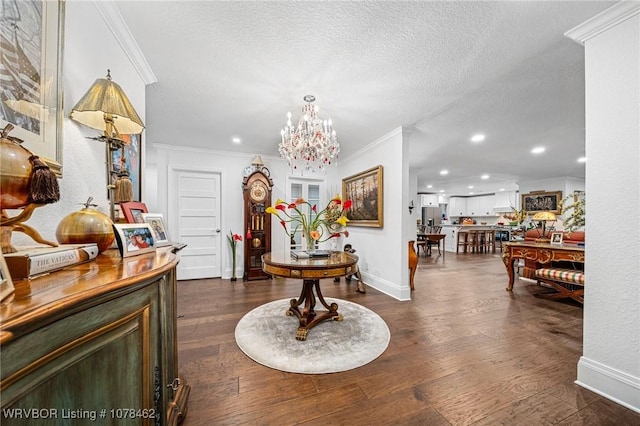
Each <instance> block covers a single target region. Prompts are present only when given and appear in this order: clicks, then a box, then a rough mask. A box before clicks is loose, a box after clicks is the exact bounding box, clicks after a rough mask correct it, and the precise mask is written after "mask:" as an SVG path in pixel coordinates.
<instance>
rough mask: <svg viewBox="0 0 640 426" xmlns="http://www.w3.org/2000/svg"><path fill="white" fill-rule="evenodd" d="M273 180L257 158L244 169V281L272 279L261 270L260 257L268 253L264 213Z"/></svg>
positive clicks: (268, 231)
mask: <svg viewBox="0 0 640 426" xmlns="http://www.w3.org/2000/svg"><path fill="white" fill-rule="evenodd" d="M272 187H273V181H272V180H271V178H270V177H269V169H267V168H266V167H264V166H263V165H262V160H261V159H260V156H257V157H256V158H255V159H254V160H253V163H252V165H251V166H249V167H247V168H246V169H245V177H244V179H243V180H242V191H243V193H244V230H245V243H244V276H243V280H244V281H247V280H259V279H264V278H271V275H268V274H266V273H265V272H263V271H262V255H263V254H265V253H268V252H270V251H271V217H270V216H269V214H268V213H266V211H265V210H266V209H267V207H269V206H270V205H271V188H272Z"/></svg>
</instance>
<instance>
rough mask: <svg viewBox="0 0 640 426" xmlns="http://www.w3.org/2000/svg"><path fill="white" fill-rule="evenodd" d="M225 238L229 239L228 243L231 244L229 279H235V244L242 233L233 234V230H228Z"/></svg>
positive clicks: (240, 239) (240, 238) (239, 239)
mask: <svg viewBox="0 0 640 426" xmlns="http://www.w3.org/2000/svg"><path fill="white" fill-rule="evenodd" d="M227 240H229V245H230V246H231V265H232V266H231V281H236V280H237V279H238V278H237V277H236V246H237V244H238V241H242V235H240V234H234V233H233V231H229V235H227Z"/></svg>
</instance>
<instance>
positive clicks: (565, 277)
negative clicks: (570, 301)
mask: <svg viewBox="0 0 640 426" xmlns="http://www.w3.org/2000/svg"><path fill="white" fill-rule="evenodd" d="M535 277H536V278H542V279H547V280H551V281H561V282H565V283H568V284H577V285H582V286H583V285H584V272H582V271H577V270H575V269H559V268H540V269H536V272H535Z"/></svg>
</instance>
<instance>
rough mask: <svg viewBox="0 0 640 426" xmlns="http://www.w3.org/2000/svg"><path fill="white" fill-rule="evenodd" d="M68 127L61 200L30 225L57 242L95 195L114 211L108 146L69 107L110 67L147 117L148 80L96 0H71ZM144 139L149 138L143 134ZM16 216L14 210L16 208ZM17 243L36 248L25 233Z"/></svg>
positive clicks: (67, 54) (100, 207)
mask: <svg viewBox="0 0 640 426" xmlns="http://www.w3.org/2000/svg"><path fill="white" fill-rule="evenodd" d="M63 67H64V70H63V72H64V74H63V75H64V117H65V118H64V128H63V141H62V144H63V157H62V166H63V169H62V172H63V176H62V179H60V180H59V181H58V182H59V184H60V201H58V202H57V203H54V204H50V205H47V206H44V207H40V208H38V209H36V211H35V213H34V214H33V216H32V218H31V219H29V221H28V224H29V225H30V226H32V227H34V228H35V229H36V230H38V232H39V233H40V234H41V235H42V237H44V238H45V239H47V240H50V241H54V242H55V241H56V237H55V231H56V227H57V226H58V223H59V222H60V220H61V219H62V218H63V217H65V216H66V215H67V214H69V213H71V212H73V211H76V210H80V209H81V208H82V206H81V205H80V204H82V203H84V202H85V201H86V200H87V198H88V197H89V196H92V197H93V198H94V200H93V202H94V203H96V204H98V210H100V211H102V212H103V213H105V214H107V215H108V214H109V201H108V198H107V179H106V166H105V159H106V157H105V146H104V144H103V143H101V142H98V141H94V140H91V139H86V137H87V136H90V137H94V136H98V135H99V132H98V131H97V130H93V129H90V128H88V127H85V126H83V125H81V124H79V123H77V122H75V121H73V120H70V119H69V118H68V117H69V111H70V110H71V108H72V107H73V106H74V105H75V104H76V102H78V100H79V99H80V98H81V97H82V96H83V95H84V94H85V92H86V91H87V90H88V89H89V87H91V85H92V84H93V82H94V81H95V80H96V79H97V78H104V77H105V76H106V75H107V69H110V70H111V76H112V78H113V80H114V81H115V82H116V83H118V84H119V85H120V86H121V87H122V89H123V90H124V91H125V93H126V94H127V96H128V97H129V100H130V101H131V103H132V104H133V106H134V108H135V109H136V112H137V113H138V115H139V116H140V117H141V118H142V121H143V122H144V121H145V95H144V94H145V84H144V82H143V81H142V79H141V78H140V76H139V75H138V74H137V73H136V72H135V71H133V67H132V64H131V61H130V60H129V59H128V57H127V55H126V54H125V53H124V52H123V50H122V48H121V47H120V45H119V44H118V43H117V42H116V40H115V39H114V38H113V34H112V33H111V31H110V30H109V28H108V27H107V25H106V24H105V22H104V20H103V18H102V16H101V15H100V13H99V12H98V9H97V8H96V5H95V4H94V3H93V2H80V1H67V2H66V28H65V45H64V66H63ZM143 140H144V137H143ZM12 214H13V212H12ZM12 243H13V244H14V245H18V246H25V245H27V246H33V245H35V244H36V243H35V242H34V241H33V240H32V239H31V238H29V237H27V236H25V235H24V234H21V233H18V232H14V234H13V237H12Z"/></svg>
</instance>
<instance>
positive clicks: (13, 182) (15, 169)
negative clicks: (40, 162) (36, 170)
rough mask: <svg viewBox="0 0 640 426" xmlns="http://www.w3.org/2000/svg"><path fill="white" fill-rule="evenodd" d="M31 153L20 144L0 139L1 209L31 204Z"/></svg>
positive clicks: (5, 138)
mask: <svg viewBox="0 0 640 426" xmlns="http://www.w3.org/2000/svg"><path fill="white" fill-rule="evenodd" d="M30 156H31V153H30V152H29V151H27V150H26V149H25V148H23V147H22V146H21V145H20V144H19V143H16V142H14V141H13V140H11V139H9V138H8V137H5V135H3V136H2V138H0V208H1V209H3V210H4V209H19V208H22V207H25V206H26V205H27V204H29V180H30V179H31V172H32V170H33V166H32V164H31V162H30V161H29V157H30Z"/></svg>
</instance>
